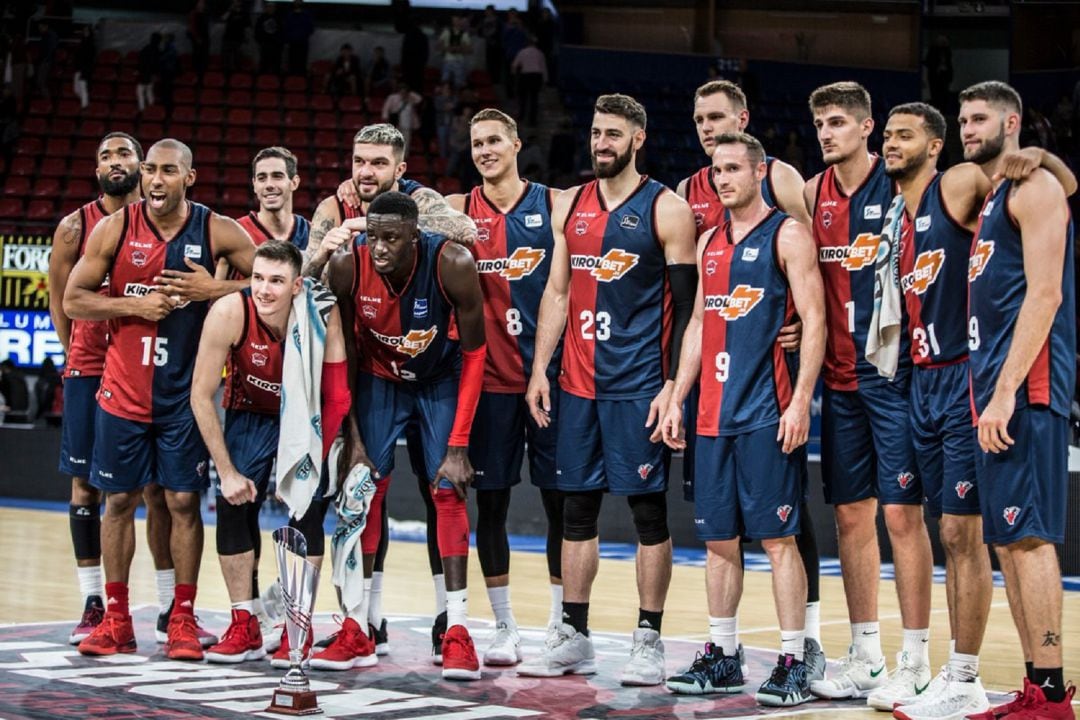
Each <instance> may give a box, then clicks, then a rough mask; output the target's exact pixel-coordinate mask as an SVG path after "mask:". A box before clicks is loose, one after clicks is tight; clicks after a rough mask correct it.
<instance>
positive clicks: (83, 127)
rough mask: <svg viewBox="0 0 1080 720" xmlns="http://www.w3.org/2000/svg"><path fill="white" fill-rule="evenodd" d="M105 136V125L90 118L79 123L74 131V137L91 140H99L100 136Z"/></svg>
mask: <svg viewBox="0 0 1080 720" xmlns="http://www.w3.org/2000/svg"><path fill="white" fill-rule="evenodd" d="M104 134H105V123H103V122H102V121H100V120H94V119H92V118H84V119H83V121H82V122H81V123H79V127H78V129H76V130H75V135H77V136H78V137H83V138H93V139H95V140H100V139H101V136H102V135H104Z"/></svg>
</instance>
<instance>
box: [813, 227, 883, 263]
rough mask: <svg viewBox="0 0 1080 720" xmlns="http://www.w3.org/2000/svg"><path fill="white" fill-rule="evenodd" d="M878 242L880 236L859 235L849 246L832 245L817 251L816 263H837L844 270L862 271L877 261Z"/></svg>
mask: <svg viewBox="0 0 1080 720" xmlns="http://www.w3.org/2000/svg"><path fill="white" fill-rule="evenodd" d="M825 227H828V225H826V226H825ZM880 240H881V236H880V235H873V234H871V233H860V234H859V235H857V236H856V237H855V239H854V240H853V241H852V242H851V244H850V245H833V246H830V247H823V248H821V249H820V250H818V261H819V262H823V263H834V262H838V263H840V265H841V266H842V267H843V268H844V269H845V270H852V271H855V270H862V269H863V268H865V267H869V266H871V265H873V264H874V260H875V259H877V254H878V243H879V241H880Z"/></svg>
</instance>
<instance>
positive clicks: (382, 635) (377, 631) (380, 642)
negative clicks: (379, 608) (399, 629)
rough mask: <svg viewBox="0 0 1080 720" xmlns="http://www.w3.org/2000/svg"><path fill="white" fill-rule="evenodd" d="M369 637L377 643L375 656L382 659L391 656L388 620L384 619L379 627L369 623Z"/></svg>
mask: <svg viewBox="0 0 1080 720" xmlns="http://www.w3.org/2000/svg"><path fill="white" fill-rule="evenodd" d="M368 637H369V638H371V640H372V642H374V643H375V654H376V655H378V656H380V657H382V656H383V655H389V654H390V638H389V636H388V635H387V632H386V618H383V620H382V623H380V624H379V627H375V626H374V625H372V624H371V623H368Z"/></svg>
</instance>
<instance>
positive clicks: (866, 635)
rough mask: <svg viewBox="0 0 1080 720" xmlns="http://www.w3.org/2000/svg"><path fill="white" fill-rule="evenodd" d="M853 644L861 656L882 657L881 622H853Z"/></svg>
mask: <svg viewBox="0 0 1080 720" xmlns="http://www.w3.org/2000/svg"><path fill="white" fill-rule="evenodd" d="M851 644H852V645H854V646H855V650H856V652H858V654H859V656H860V657H862V658H865V659H866V660H871V661H876V660H880V659H881V624H880V623H877V622H866V623H851Z"/></svg>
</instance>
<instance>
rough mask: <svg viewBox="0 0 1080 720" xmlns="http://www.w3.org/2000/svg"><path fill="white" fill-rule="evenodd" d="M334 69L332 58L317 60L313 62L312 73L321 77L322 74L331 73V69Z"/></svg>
mask: <svg viewBox="0 0 1080 720" xmlns="http://www.w3.org/2000/svg"><path fill="white" fill-rule="evenodd" d="M333 69H334V62H333V61H332V60H316V61H315V62H313V63H311V74H312V76H313V77H316V78H317V77H320V76H322V75H328V74H330V71H331V70H333Z"/></svg>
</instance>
